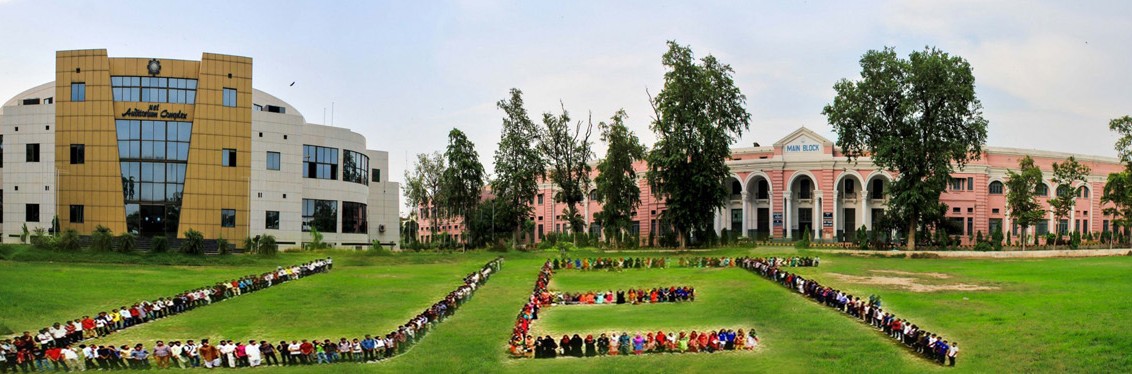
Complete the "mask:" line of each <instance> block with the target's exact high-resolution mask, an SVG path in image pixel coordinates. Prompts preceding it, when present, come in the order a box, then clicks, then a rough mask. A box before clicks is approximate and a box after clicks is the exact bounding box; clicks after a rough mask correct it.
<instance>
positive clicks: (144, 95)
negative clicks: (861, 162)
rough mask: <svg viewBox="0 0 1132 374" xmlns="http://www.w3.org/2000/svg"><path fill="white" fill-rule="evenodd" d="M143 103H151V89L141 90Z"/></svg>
mask: <svg viewBox="0 0 1132 374" xmlns="http://www.w3.org/2000/svg"><path fill="white" fill-rule="evenodd" d="M141 101H147V102H148V101H149V89H148V88H146V89H142V90H141Z"/></svg>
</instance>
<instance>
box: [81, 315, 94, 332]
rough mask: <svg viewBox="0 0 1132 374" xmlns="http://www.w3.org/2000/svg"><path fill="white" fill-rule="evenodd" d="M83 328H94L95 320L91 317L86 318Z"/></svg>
mask: <svg viewBox="0 0 1132 374" xmlns="http://www.w3.org/2000/svg"><path fill="white" fill-rule="evenodd" d="M83 330H94V320H93V319H90V318H87V319H84V320H83Z"/></svg>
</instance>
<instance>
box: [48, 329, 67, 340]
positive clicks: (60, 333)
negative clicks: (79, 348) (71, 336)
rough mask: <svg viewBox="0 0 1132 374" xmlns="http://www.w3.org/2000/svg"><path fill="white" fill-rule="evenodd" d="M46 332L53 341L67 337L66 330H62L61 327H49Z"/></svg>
mask: <svg viewBox="0 0 1132 374" xmlns="http://www.w3.org/2000/svg"><path fill="white" fill-rule="evenodd" d="M47 331H48V332H50V333H51V336H52V337H54V338H55V339H62V338H64V337H66V336H67V329H66V328H63V326H59V328H55V327H51V328H48V329H47Z"/></svg>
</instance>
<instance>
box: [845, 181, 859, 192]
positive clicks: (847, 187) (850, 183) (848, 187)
mask: <svg viewBox="0 0 1132 374" xmlns="http://www.w3.org/2000/svg"><path fill="white" fill-rule="evenodd" d="M843 183H844V185H845V194H846V195H849V194H852V193H853V189H854V187H856V186H854V183H853V180H852V179H845V182H843Z"/></svg>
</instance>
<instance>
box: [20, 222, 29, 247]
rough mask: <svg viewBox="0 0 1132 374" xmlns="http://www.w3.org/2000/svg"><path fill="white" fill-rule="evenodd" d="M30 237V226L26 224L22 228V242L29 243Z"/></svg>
mask: <svg viewBox="0 0 1132 374" xmlns="http://www.w3.org/2000/svg"><path fill="white" fill-rule="evenodd" d="M29 235H30V233H29V232H28V224H26V223H25V224H23V226H21V227H20V242H21V243H27V242H28V236H29Z"/></svg>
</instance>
